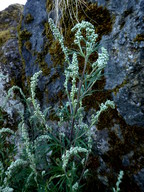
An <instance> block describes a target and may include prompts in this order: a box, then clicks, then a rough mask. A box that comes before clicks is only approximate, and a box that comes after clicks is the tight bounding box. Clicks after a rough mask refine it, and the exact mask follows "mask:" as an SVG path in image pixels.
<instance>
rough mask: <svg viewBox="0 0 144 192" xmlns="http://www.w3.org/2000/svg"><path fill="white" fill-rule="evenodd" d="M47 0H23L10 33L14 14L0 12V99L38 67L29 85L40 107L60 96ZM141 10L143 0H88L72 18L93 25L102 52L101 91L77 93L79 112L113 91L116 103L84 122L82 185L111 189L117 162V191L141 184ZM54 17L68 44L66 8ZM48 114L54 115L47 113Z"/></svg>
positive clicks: (25, 83)
mask: <svg viewBox="0 0 144 192" xmlns="http://www.w3.org/2000/svg"><path fill="white" fill-rule="evenodd" d="M87 2H88V1H87ZM52 4H53V2H52V0H28V1H27V3H26V5H25V8H24V12H23V17H22V19H21V21H20V24H19V27H18V37H17V32H16V31H15V30H14V28H15V27H16V26H17V22H18V20H19V18H20V17H18V19H15V18H13V19H10V18H9V17H8V18H7V17H6V16H4V15H3V14H4V12H1V13H0V24H5V27H2V28H0V32H3V33H2V35H3V34H6V35H4V38H3V36H1V33H0V46H1V50H0V58H1V62H0V72H1V73H2V74H3V75H8V77H7V78H6V79H4V78H3V79H1V80H0V103H2V101H3V99H4V97H5V95H6V90H7V89H8V88H9V87H10V86H12V85H13V84H17V85H19V86H20V87H21V88H22V89H23V91H24V92H25V94H27V92H28V89H29V83H30V77H31V76H32V75H33V74H34V73H35V72H37V71H39V70H42V72H43V75H42V76H41V77H40V81H39V84H38V89H37V97H38V99H39V101H40V104H41V107H42V108H45V107H48V106H51V105H52V106H53V108H56V107H57V105H59V104H60V103H61V100H62V99H64V98H65V97H64V89H63V82H64V75H63V71H64V64H63V63H64V59H63V54H62V51H61V49H60V47H59V44H58V43H57V42H55V41H54V39H53V37H52V35H51V31H50V29H49V26H48V16H51V17H53V18H55V12H54V10H53V9H52ZM13 10H14V13H16V15H18V13H19V14H21V10H22V9H21V7H20V6H14V7H9V8H8V10H6V11H7V12H8V13H11V11H13ZM17 11H18V12H17ZM143 12H144V1H143V0H121V1H119V0H93V1H91V3H87V4H86V6H83V9H79V19H80V20H82V19H84V20H87V21H90V22H92V23H93V24H94V25H95V29H96V32H97V33H98V34H99V42H100V44H102V45H104V46H105V47H106V48H107V50H108V52H109V56H110V59H109V62H108V65H107V67H106V69H105V71H104V77H103V78H102V80H101V81H99V82H98V83H97V84H96V85H95V86H94V88H95V89H100V90H103V91H101V92H97V93H96V94H94V95H93V97H91V96H90V97H88V98H87V100H86V101H84V105H85V106H86V114H87V116H86V118H87V120H88V121H89V114H90V113H91V112H90V109H91V108H94V110H97V109H98V107H99V106H98V105H97V103H96V104H95V103H94V102H93V101H95V100H96V101H98V102H99V103H101V102H104V101H105V100H106V99H113V100H114V101H115V103H116V109H115V110H112V109H109V110H108V111H107V112H106V113H104V114H102V115H101V117H100V119H99V123H98V125H96V126H93V127H92V132H93V139H94V141H95V155H94V156H92V157H91V158H90V160H89V163H88V168H89V169H90V170H91V172H92V178H90V179H89V181H88V184H87V186H86V191H89V192H90V191H96V190H97V191H111V187H112V186H114V185H115V183H116V180H117V179H116V178H117V175H118V173H119V171H120V170H124V178H123V182H122V185H121V189H122V191H136V192H137V191H142V192H143V191H144V185H143V178H144V171H143V170H144V167H143V165H144V139H143V135H144V78H143V77H144V66H143V61H144V50H143V46H144V34H143V28H144V24H143V17H144V15H143ZM10 15H12V14H10ZM3 18H5V19H3ZM16 18H17V17H16ZM74 22H75V21H74ZM60 25H62V27H63V28H65V26H66V31H63V33H64V36H65V39H66V45H67V46H68V47H69V46H70V45H71V44H72V40H73V35H72V34H71V32H70V29H71V27H72V22H71V19H70V17H69V15H68V14H65V15H64V22H63V21H62V20H61V21H60ZM9 27H10V28H9ZM11 27H12V29H11ZM13 27H14V28H13ZM9 29H10V30H9ZM67 31H68V32H67ZM11 34H12V36H11ZM1 37H2V38H1ZM18 39H19V45H18ZM18 47H19V52H20V55H21V60H22V61H21V60H20V55H19V53H18ZM13 82H14V83H13ZM10 102H14V104H15V106H16V109H15V110H17V109H18V108H19V109H22V107H23V106H22V105H21V103H20V101H19V99H18V98H17V100H13V98H12V101H11V100H10ZM16 104H18V105H16ZM12 111H13V109H12ZM12 111H11V104H9V105H8V106H7V109H6V112H7V113H8V114H14V113H13V112H12ZM50 119H51V121H53V120H54V119H53V117H52V116H50ZM86 191H85V192H86Z"/></svg>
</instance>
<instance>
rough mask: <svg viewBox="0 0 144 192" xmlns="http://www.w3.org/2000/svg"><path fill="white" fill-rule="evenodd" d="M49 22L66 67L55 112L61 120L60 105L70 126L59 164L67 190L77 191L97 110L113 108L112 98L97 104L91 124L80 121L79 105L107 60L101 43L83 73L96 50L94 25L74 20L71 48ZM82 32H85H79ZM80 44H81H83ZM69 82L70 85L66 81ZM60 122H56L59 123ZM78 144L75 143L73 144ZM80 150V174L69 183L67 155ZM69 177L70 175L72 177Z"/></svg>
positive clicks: (99, 112)
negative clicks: (61, 97)
mask: <svg viewBox="0 0 144 192" xmlns="http://www.w3.org/2000/svg"><path fill="white" fill-rule="evenodd" d="M49 24H50V27H51V30H52V32H53V35H54V37H55V39H57V40H58V41H59V43H60V45H61V48H62V51H63V52H64V55H65V62H66V63H67V68H66V69H65V72H64V74H65V82H64V87H65V91H66V94H67V98H68V101H67V103H66V106H63V107H61V112H60V113H59V116H60V122H61V124H62V122H63V121H65V120H64V111H65V110H64V109H65V108H67V111H69V113H70V118H69V122H68V124H69V125H70V127H71V130H70V138H69V139H70V145H69V149H66V150H65V151H64V153H63V154H62V158H61V159H62V168H63V170H64V172H65V175H66V177H67V179H68V181H69V186H71V188H70V191H77V190H78V189H79V185H80V181H81V179H82V177H83V176H84V174H85V172H86V164H87V161H88V158H89V154H90V153H91V150H92V136H91V131H90V128H91V127H92V126H93V125H94V124H96V123H97V122H98V118H99V116H100V114H101V113H102V112H103V111H105V110H107V108H108V107H111V108H114V107H115V105H114V103H113V102H112V101H109V100H107V101H106V102H105V103H104V104H103V103H102V104H101V105H100V109H99V111H97V112H96V114H93V115H92V116H91V124H87V123H85V122H84V121H83V111H84V107H83V105H82V102H83V99H84V98H85V97H86V95H88V94H91V93H92V92H91V91H92V87H93V85H94V84H95V83H96V81H97V80H99V79H100V77H101V75H102V70H103V69H104V67H105V66H106V64H107V61H108V53H107V50H106V49H105V48H104V47H102V48H101V52H100V53H98V59H97V60H96V61H94V62H93V63H91V71H90V72H89V73H87V67H88V65H89V64H90V61H89V58H90V56H91V54H93V53H94V52H96V40H97V37H98V35H97V34H95V29H94V26H93V25H92V24H91V23H89V22H86V21H82V22H81V23H78V24H76V25H75V26H74V27H73V28H72V29H71V30H72V32H75V39H74V44H75V45H76V46H77V47H78V51H73V52H72V51H71V50H69V49H68V48H67V47H65V45H64V37H63V35H62V34H61V33H60V32H59V30H58V28H57V27H56V26H55V24H54V22H53V20H52V19H49ZM83 34H85V35H83ZM82 45H85V47H83V46H82ZM78 56H81V57H82V58H84V63H83V70H82V73H80V72H79V63H78ZM69 84H71V88H69V87H68V85H69ZM61 124H60V125H61ZM81 139H82V140H83V141H85V143H86V145H85V146H84V145H82V144H81V145H80V140H81ZM77 145H78V146H77ZM80 153H84V155H83V156H82V157H83V158H82V162H83V170H82V173H81V176H80V178H79V179H78V180H77V181H76V180H75V183H74V182H73V184H72V183H70V179H69V171H70V170H69V169H71V171H72V170H73V168H72V167H70V165H69V164H68V162H69V161H70V159H71V157H72V156H74V157H76V156H79V154H80ZM72 180H73V179H71V181H72Z"/></svg>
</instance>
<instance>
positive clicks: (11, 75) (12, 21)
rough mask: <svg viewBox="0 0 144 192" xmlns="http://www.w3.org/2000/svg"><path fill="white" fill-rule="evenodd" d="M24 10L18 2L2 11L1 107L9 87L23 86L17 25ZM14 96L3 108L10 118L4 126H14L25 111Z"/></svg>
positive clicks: (0, 42) (0, 45)
mask: <svg viewBox="0 0 144 192" xmlns="http://www.w3.org/2000/svg"><path fill="white" fill-rule="evenodd" d="M22 11H23V6H20V5H18V4H16V5H11V6H9V7H8V8H7V9H5V10H4V11H1V12H0V74H1V77H0V107H2V106H3V104H4V102H5V99H6V95H7V91H8V89H9V88H10V87H12V86H13V85H19V86H21V83H20V82H21V72H22V63H21V58H20V54H19V49H18V48H19V46H18V35H17V25H18V23H19V18H20V16H21V14H22ZM13 96H14V95H13V94H12V96H11V97H10V99H9V100H8V102H7V104H6V106H5V108H4V109H3V110H4V111H3V112H4V113H6V114H7V116H8V119H9V120H8V121H5V122H4V126H7V124H11V126H13V125H14V124H15V123H16V121H17V120H18V117H19V112H20V111H23V105H22V103H21V102H20V100H19V98H18V97H16V98H13ZM6 114H5V115H6ZM9 126H10V125H9Z"/></svg>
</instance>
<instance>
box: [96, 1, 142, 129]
mask: <svg viewBox="0 0 144 192" xmlns="http://www.w3.org/2000/svg"><path fill="white" fill-rule="evenodd" d="M97 2H98V4H99V5H102V6H106V7H107V9H108V10H109V11H110V13H111V14H113V15H114V16H115V23H114V25H113V30H112V32H111V33H110V35H109V36H107V37H104V38H103V42H105V41H106V40H107V39H108V40H109V42H108V43H106V46H107V48H108V50H109V55H110V60H109V63H108V65H107V67H106V70H105V76H106V85H105V88H106V89H107V90H112V89H115V88H116V87H118V90H117V92H116V93H115V94H113V98H114V101H115V102H116V104H117V109H118V111H119V113H120V114H121V115H122V117H123V118H124V119H125V120H126V122H127V123H128V124H129V125H138V126H143V127H144V102H143V98H144V78H143V77H144V66H143V62H144V33H143V31H144V22H143V16H144V1H143V0H140V1H136V0H130V1H129V0H126V1H124V2H123V1H121V2H119V1H97Z"/></svg>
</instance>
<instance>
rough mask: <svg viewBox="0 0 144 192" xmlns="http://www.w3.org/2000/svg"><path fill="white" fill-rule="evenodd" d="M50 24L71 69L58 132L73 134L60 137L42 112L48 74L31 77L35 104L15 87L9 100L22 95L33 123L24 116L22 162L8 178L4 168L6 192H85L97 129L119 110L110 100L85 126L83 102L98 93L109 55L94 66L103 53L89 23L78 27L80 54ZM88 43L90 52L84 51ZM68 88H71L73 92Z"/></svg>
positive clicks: (16, 163) (10, 170) (12, 167)
mask: <svg viewBox="0 0 144 192" xmlns="http://www.w3.org/2000/svg"><path fill="white" fill-rule="evenodd" d="M49 24H50V27H51V30H52V32H53V34H54V37H55V38H56V39H57V40H58V41H59V43H60V45H61V48H62V50H63V52H64V55H65V62H66V63H67V67H66V69H65V71H64V74H65V82H64V88H65V92H66V95H67V102H66V103H65V104H64V105H63V106H60V108H59V110H58V113H57V116H58V117H59V121H58V127H59V129H58V130H61V127H63V126H65V129H67V130H65V131H64V132H62V131H59V132H58V131H56V128H55V127H54V126H53V127H50V126H49V125H48V123H47V117H46V115H45V112H43V111H42V110H41V107H40V104H39V102H38V101H37V99H36V86H37V83H38V78H39V76H41V75H42V71H39V72H37V73H35V74H34V75H33V77H31V84H30V91H31V95H30V97H29V98H25V95H24V94H23V92H22V90H21V89H20V88H19V87H17V86H14V87H12V88H11V89H10V90H9V92H8V96H7V99H8V97H9V96H10V94H11V91H13V90H14V89H18V90H19V91H20V93H21V95H22V97H23V99H24V102H25V103H26V115H27V117H28V118H26V116H25V114H21V122H20V123H19V125H18V127H19V134H20V140H21V145H22V148H21V153H20V154H19V156H20V157H19V159H17V160H15V161H12V162H11V164H10V165H9V166H8V167H7V169H6V171H5V173H4V172H3V163H2V162H1V173H0V176H1V177H2V175H4V176H3V183H2V184H1V185H2V186H1V189H2V191H3V192H4V190H5V188H6V187H9V190H12V189H14V191H16V192H17V191H19V188H21V191H23V192H27V191H31V190H35V191H55V192H56V191H59V192H63V191H66V192H75V191H81V190H82V188H83V186H82V180H83V179H84V178H86V177H87V176H88V172H89V170H88V169H87V168H86V164H87V161H88V159H89V155H90V153H91V152H92V145H93V142H92V135H91V131H90V130H91V127H92V126H93V125H94V124H96V123H98V119H99V116H100V114H101V113H102V112H103V111H105V110H107V108H108V107H111V108H114V107H115V105H114V103H113V102H112V101H109V100H108V101H106V102H105V103H102V104H101V105H100V109H99V111H97V112H96V114H92V116H91V123H87V122H85V121H84V117H83V114H84V106H83V99H84V98H85V97H86V96H87V95H90V94H92V87H93V85H94V84H95V82H96V81H97V80H99V79H100V78H101V76H102V70H103V68H104V67H105V65H106V63H107V60H108V54H107V51H106V49H105V48H101V53H99V54H98V55H99V57H98V59H97V60H96V61H94V62H93V63H90V61H89V57H90V55H91V54H92V53H94V52H95V51H96V50H97V48H96V39H97V34H95V30H94V26H93V25H92V24H91V23H89V22H85V21H82V22H81V23H78V24H77V25H76V26H75V27H73V29H72V31H73V32H75V40H74V43H75V44H76V45H77V46H78V51H71V50H69V49H68V48H67V47H65V45H64V38H63V36H62V35H61V34H60V32H59V30H58V29H57V27H56V26H55V24H54V22H53V20H52V19H49ZM83 30H84V31H85V32H86V35H85V36H83ZM82 42H84V44H85V47H84V46H83V47H82ZM78 56H79V57H82V58H84V63H83V71H82V73H80V72H79V63H78ZM88 64H91V71H90V72H89V73H88V72H87V71H86V69H87V66H88ZM68 84H71V87H70V88H69V87H68ZM5 131H10V130H9V129H7V130H6V129H2V130H1V132H5ZM10 132H11V131H10ZM11 133H12V132H11ZM41 163H42V164H43V165H41ZM20 178H21V180H20Z"/></svg>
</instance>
